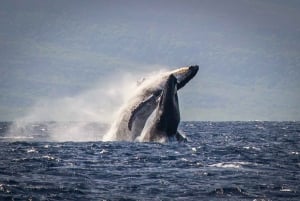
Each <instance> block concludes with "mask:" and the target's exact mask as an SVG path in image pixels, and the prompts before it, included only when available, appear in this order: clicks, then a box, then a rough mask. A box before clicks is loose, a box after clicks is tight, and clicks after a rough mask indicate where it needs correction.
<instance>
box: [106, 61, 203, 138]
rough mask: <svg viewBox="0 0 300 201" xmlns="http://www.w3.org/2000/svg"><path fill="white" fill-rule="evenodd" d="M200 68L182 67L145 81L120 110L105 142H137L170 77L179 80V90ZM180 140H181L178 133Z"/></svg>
mask: <svg viewBox="0 0 300 201" xmlns="http://www.w3.org/2000/svg"><path fill="white" fill-rule="evenodd" d="M198 69H199V67H198V66H189V67H182V68H179V69H176V70H173V71H168V72H164V73H160V74H157V75H154V76H152V77H149V78H146V79H143V80H142V81H141V82H140V83H139V85H138V86H137V88H136V91H135V93H134V95H133V96H132V97H131V99H130V100H129V102H127V103H126V104H125V105H124V106H123V107H122V108H121V110H120V113H119V116H118V118H117V119H116V120H115V122H113V124H112V125H111V127H110V129H109V131H108V133H107V134H106V135H105V136H104V137H103V140H104V141H115V140H118V141H135V140H136V138H137V137H138V136H140V135H141V133H142V131H143V128H144V126H145V123H146V121H147V119H148V118H149V116H150V115H151V114H152V112H153V111H154V110H155V108H156V106H157V101H158V98H159V97H160V95H161V93H162V91H163V88H164V87H165V83H166V81H167V79H168V78H169V76H170V75H171V74H173V76H174V77H175V78H176V79H177V90H179V89H181V88H182V87H184V86H185V85H186V84H187V83H188V82H189V81H190V80H191V79H192V78H193V77H194V76H195V75H196V74H197V72H198ZM177 137H178V139H181V136H180V134H179V133H178V136H177Z"/></svg>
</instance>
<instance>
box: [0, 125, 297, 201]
mask: <svg viewBox="0 0 300 201" xmlns="http://www.w3.org/2000/svg"><path fill="white" fill-rule="evenodd" d="M57 124H59V125H60V126H64V127H65V128H70V129H72V125H74V124H76V122H73V123H72V124H70V123H63V122H60V123H58V122H41V123H36V122H35V123H28V124H27V127H26V128H30V129H29V130H28V129H26V130H25V131H23V132H21V133H14V131H9V127H10V126H11V125H12V122H2V123H0V153H1V154H0V200H251V201H259V200H260V201H263V200H264V201H265V200H282V201H287V200H295V201H296V200H300V122H262V121H249V122H181V124H180V130H181V131H182V132H183V133H184V134H185V135H186V136H187V137H188V142H187V143H177V142H169V143H165V144H160V143H138V142H117V141H116V142H102V141H100V140H99V139H100V138H99V137H97V132H98V131H100V130H103V129H102V127H103V126H102V125H98V124H97V123H92V124H90V125H89V126H88V129H86V130H82V131H81V132H82V133H80V134H81V135H80V137H81V138H80V140H77V139H78V135H77V136H76V140H72V137H73V136H72V135H71V134H70V135H69V136H68V137H67V138H66V137H65V138H57V136H56V138H53V136H49V135H50V133H51V135H52V134H53V132H50V131H51V128H53V127H56V125H57ZM104 127H105V126H104ZM85 132H86V133H85ZM102 132H103V131H102ZM8 133H9V134H8ZM102 134H103V133H102ZM58 135H60V134H58ZM61 135H63V133H61ZM99 135H100V134H99ZM85 136H86V138H85ZM57 139H59V140H57ZM74 139H75V137H74Z"/></svg>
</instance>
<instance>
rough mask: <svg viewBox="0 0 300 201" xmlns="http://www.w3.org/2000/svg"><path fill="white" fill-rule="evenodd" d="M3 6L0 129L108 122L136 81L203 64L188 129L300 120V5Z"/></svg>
mask: <svg viewBox="0 0 300 201" xmlns="http://www.w3.org/2000/svg"><path fill="white" fill-rule="evenodd" d="M0 5H1V6H0V27H1V28H0V94H1V95H0V121H13V120H18V119H22V118H25V119H26V118H27V117H28V118H27V119H29V120H36V121H39V120H59V121H60V120H61V121H72V120H80V121H83V120H88V121H94V120H95V121H98V120H102V119H105V118H108V119H109V118H112V117H111V115H109V114H108V113H107V112H109V111H112V110H117V109H118V108H119V107H120V106H121V103H120V94H121V96H122V100H123V99H124V100H125V99H126V98H124V97H126V93H129V92H130V90H129V89H130V86H131V84H132V83H134V82H135V80H137V79H139V78H140V77H142V76H145V75H147V74H148V73H152V72H156V71H159V70H161V69H170V70H172V69H175V68H178V67H181V66H188V65H195V64H197V65H199V67H200V69H199V72H198V74H197V75H196V77H195V78H194V79H193V80H191V82H190V83H188V84H187V85H186V86H185V87H184V88H183V89H182V90H181V91H180V92H179V101H180V109H181V119H182V120H186V121H187V120H195V121H251V120H264V121H294V120H297V121H299V120H300V109H299V108H300V79H299V77H300V23H299V19H300V2H299V1H297V0H289V1H280V0H226V1H217V0H194V1H193V0H187V1H179V0H173V1H167V0H159V1H144V0H141V1H137V0H134V1H116V0H112V1H101V0H100V1H66V0H44V1H38V0H24V1H18V0H2V1H1V2H0ZM127 90H129V91H127ZM116 94H117V95H116ZM124 94H125V95H124ZM97 114H98V115H97ZM108 116H109V117H108ZM29 117H30V118H29Z"/></svg>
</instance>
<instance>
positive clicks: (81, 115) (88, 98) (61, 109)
mask: <svg viewBox="0 0 300 201" xmlns="http://www.w3.org/2000/svg"><path fill="white" fill-rule="evenodd" d="M162 72H164V71H163V70H160V71H156V72H152V73H144V74H141V73H135V74H129V73H123V74H122V75H120V74H116V75H113V76H110V77H107V78H106V79H102V80H101V81H100V82H99V83H98V84H96V85H95V86H94V87H92V88H90V89H89V90H87V91H84V92H82V93H80V94H78V95H75V96H65V97H60V98H55V99H51V100H50V99H40V100H38V101H37V102H36V103H35V104H34V105H33V106H32V107H31V108H30V109H29V110H28V112H27V113H26V115H24V116H23V117H20V118H18V119H17V120H16V121H14V122H13V124H12V125H11V126H10V129H9V130H8V132H7V133H6V137H8V138H10V139H12V140H28V139H31V140H41V139H43V140H46V141H100V140H103V136H104V135H105V136H106V140H113V138H112V136H111V132H108V131H111V130H112V128H113V126H111V125H112V123H113V122H115V120H116V119H117V118H118V116H119V114H120V111H122V108H124V107H127V104H128V100H129V99H130V98H132V97H133V96H134V95H135V93H136V92H137V91H136V90H137V86H138V84H139V83H138V80H143V78H145V77H151V78H152V77H155V76H154V75H159V74H161V73H162ZM145 82H147V83H148V82H149V83H150V82H151V80H150V79H146V81H145ZM120 108H121V109H120ZM33 122H35V123H33ZM35 126H40V127H41V128H39V129H40V131H41V132H40V133H39V135H41V133H44V134H45V136H39V137H37V135H38V134H37V133H36V130H37V129H36V128H35ZM39 129H38V130H39ZM41 137H42V138H41Z"/></svg>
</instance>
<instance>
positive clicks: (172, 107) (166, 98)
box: [137, 74, 180, 142]
mask: <svg viewBox="0 0 300 201" xmlns="http://www.w3.org/2000/svg"><path fill="white" fill-rule="evenodd" d="M179 121H180V112H179V106H178V96H177V79H176V78H175V76H174V75H173V74H171V75H170V76H169V77H168V79H167V81H166V84H165V87H164V88H163V90H162V93H161V95H160V97H159V100H158V104H157V106H156V108H155V110H154V111H153V112H152V114H151V115H150V117H149V118H148V119H147V121H146V123H145V126H144V129H143V131H142V134H141V136H139V137H138V138H137V140H138V141H141V142H166V141H168V140H169V139H170V138H172V137H175V136H176V135H177V128H178V125H179Z"/></svg>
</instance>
